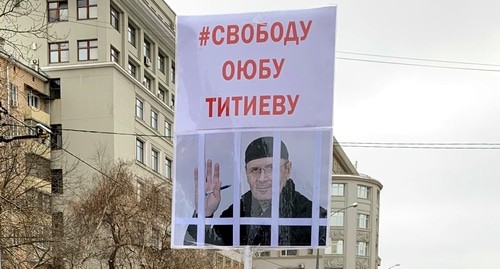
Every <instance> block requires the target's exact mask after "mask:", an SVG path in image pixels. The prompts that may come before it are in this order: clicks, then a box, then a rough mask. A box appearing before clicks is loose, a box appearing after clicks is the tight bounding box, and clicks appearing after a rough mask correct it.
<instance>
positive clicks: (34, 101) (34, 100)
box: [28, 91, 40, 109]
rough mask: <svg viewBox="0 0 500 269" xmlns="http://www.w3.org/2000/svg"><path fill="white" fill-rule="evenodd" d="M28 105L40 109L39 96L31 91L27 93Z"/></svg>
mask: <svg viewBox="0 0 500 269" xmlns="http://www.w3.org/2000/svg"><path fill="white" fill-rule="evenodd" d="M28 105H29V106H30V107H34V108H37V109H40V97H38V95H36V94H34V93H33V92H32V91H30V92H29V93H28Z"/></svg>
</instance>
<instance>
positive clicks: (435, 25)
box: [167, 0, 500, 269]
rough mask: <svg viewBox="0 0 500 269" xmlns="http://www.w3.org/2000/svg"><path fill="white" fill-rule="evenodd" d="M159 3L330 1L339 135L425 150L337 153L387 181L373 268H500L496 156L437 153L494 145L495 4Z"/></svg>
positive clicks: (499, 87) (355, 0) (240, 8)
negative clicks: (334, 28) (334, 25)
mask: <svg viewBox="0 0 500 269" xmlns="http://www.w3.org/2000/svg"><path fill="white" fill-rule="evenodd" d="M167 3H168V4H169V5H170V6H171V7H172V8H173V9H174V11H175V12H176V13H177V14H178V15H188V14H190V15H191V14H217V13H234V12H238V13H241V12H256V11H267V10H276V9H280V10H286V9H297V8H309V7H317V6H322V5H326V4H337V5H338V11H337V12H338V13H337V14H338V18H337V48H336V50H337V54H336V56H337V60H336V63H335V64H336V73H335V104H334V135H335V137H336V138H337V140H338V141H339V142H341V143H343V142H356V143H361V142H377V143H423V144H424V145H425V146H427V147H430V148H421V149H405V148H401V147H400V146H398V145H396V147H397V148H388V147H387V146H384V147H382V148H378V147H373V146H371V147H362V148H358V147H348V145H347V144H345V145H343V148H344V150H345V151H346V153H347V155H348V156H349V158H350V159H351V161H352V162H353V163H357V166H358V170H359V172H360V173H363V174H367V175H369V176H371V177H373V178H375V179H377V180H379V181H380V182H382V184H383V185H384V188H383V190H382V193H381V203H382V204H381V216H380V253H379V255H380V257H381V258H382V266H381V267H380V268H381V269H385V268H388V267H390V266H392V265H394V264H396V263H400V264H401V267H399V268H402V269H420V268H426V269H427V268H431V269H470V268H494V267H495V266H498V265H497V264H498V261H497V260H496V256H497V255H498V254H499V253H500V247H499V244H498V242H497V240H498V239H500V228H499V227H500V213H499V209H498V208H497V206H498V205H500V194H499V193H498V190H500V177H499V175H500V149H492V148H493V147H495V146H492V145H485V146H476V147H483V149H436V148H438V147H442V146H446V145H443V144H444V143H459V144H458V145H455V146H454V147H455V148H457V147H465V146H467V145H466V144H469V143H500V124H499V120H498V119H496V116H497V115H500V105H499V104H500V32H499V31H500V30H499V29H500V15H499V13H498V12H499V10H500V1H494V0H489V1H486V0H469V1H466V0H459V1H451V0H433V1H430V0H419V1H415V0H414V1H407V0H384V1H383V0H371V1H359V0H346V1H342V0H339V1H319V0H318V1H312V0H311V1H305V0H303V1H297V0H288V1H286V0H273V1H269V0H252V1H243V0H211V1H201V0H168V1H167ZM366 54H372V55H380V56H383V57H379V56H369V55H366ZM396 57H398V58H396ZM404 58H416V59H421V60H416V59H413V60H411V59H404ZM436 66H439V67H436ZM429 143H437V145H428V144H429ZM358 145H359V144H358ZM421 145H422V144H421ZM496 147H497V148H500V147H499V146H498V145H497V146H496ZM494 261H495V262H494Z"/></svg>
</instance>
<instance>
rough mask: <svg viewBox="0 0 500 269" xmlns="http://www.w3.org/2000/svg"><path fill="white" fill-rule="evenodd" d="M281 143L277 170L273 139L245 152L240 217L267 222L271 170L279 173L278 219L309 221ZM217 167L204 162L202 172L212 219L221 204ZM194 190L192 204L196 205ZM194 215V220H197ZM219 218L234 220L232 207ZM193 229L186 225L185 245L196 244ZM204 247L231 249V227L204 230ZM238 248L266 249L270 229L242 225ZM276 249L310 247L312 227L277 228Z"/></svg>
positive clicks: (256, 142) (309, 211) (321, 210)
mask: <svg viewBox="0 0 500 269" xmlns="http://www.w3.org/2000/svg"><path fill="white" fill-rule="evenodd" d="M280 142H281V146H280V152H279V154H280V163H279V167H273V137H260V138H257V139H255V140H253V141H252V142H251V143H250V144H249V145H248V146H247V148H246V150H245V171H246V176H247V182H248V185H249V188H250V190H249V191H247V192H246V193H244V194H243V195H242V196H241V199H240V217H254V218H270V217H271V209H272V203H273V201H272V187H273V177H272V175H273V170H274V169H279V181H280V182H279V188H280V195H279V217H280V218H311V217H312V212H313V208H312V202H311V200H309V199H308V198H307V197H305V196H304V195H302V194H301V193H299V192H298V191H296V189H295V183H294V180H292V179H291V178H290V174H291V171H292V163H291V161H290V160H289V154H288V149H287V147H286V145H285V143H283V141H280ZM198 178H199V175H198V169H197V168H195V169H194V181H195V186H196V187H195V188H197V186H198ZM221 186H222V181H221V179H220V165H219V163H212V160H207V162H206V170H205V194H206V195H205V212H204V214H205V217H206V218H211V217H213V215H214V212H215V211H216V210H217V209H218V208H219V205H220V202H221V193H222V192H221ZM197 194H198V192H197V190H195V204H196V205H197V204H198V201H197ZM197 214H198V213H197V212H195V216H197ZM326 216H327V211H326V210H325V209H324V208H322V207H320V208H319V217H320V218H326ZM220 217H221V218H231V217H233V205H231V206H229V207H228V208H227V209H226V210H224V211H223V212H222V214H221V216H220ZM196 231H197V226H196V225H189V227H188V229H187V232H186V236H185V240H184V241H185V244H186V245H192V244H196V242H197V240H196V234H197V233H196ZM318 238H319V240H318V242H319V245H325V242H326V227H325V226H320V227H319V235H318ZM205 243H207V244H213V245H224V246H232V245H233V226H232V225H213V226H209V225H207V226H206V231H205ZM239 245H242V246H243V245H252V246H258V245H260V246H269V245H271V225H241V226H240V242H239ZM278 245H280V246H309V245H311V226H299V225H290V226H284V225H280V226H279V228H278Z"/></svg>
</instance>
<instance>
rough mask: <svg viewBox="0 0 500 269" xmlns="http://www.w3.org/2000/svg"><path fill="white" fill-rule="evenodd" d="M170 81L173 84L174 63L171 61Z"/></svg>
mask: <svg viewBox="0 0 500 269" xmlns="http://www.w3.org/2000/svg"><path fill="white" fill-rule="evenodd" d="M170 81H172V83H174V84H175V62H174V61H172V65H171V66H170Z"/></svg>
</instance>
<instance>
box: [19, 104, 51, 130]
mask: <svg viewBox="0 0 500 269" xmlns="http://www.w3.org/2000/svg"><path fill="white" fill-rule="evenodd" d="M24 119H25V120H34V121H36V122H39V123H41V124H43V125H45V126H50V115H49V114H48V113H46V112H44V111H42V110H41V109H38V108H36V107H31V106H28V107H26V108H25V109H24Z"/></svg>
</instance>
